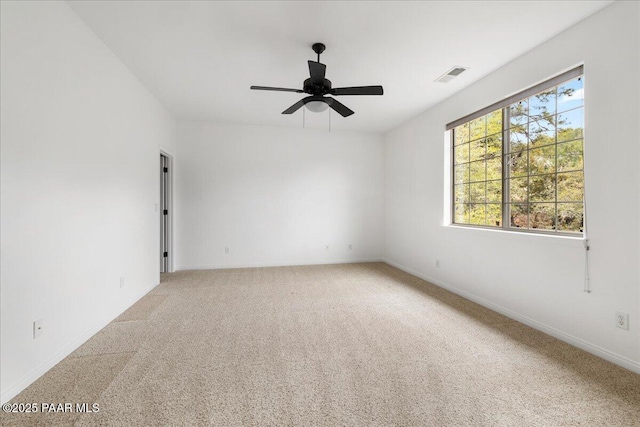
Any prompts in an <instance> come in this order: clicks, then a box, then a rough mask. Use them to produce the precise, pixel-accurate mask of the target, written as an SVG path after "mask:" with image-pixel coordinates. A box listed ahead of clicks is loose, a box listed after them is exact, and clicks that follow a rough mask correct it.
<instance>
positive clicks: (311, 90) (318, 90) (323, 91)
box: [302, 79, 331, 95]
mask: <svg viewBox="0 0 640 427" xmlns="http://www.w3.org/2000/svg"><path fill="white" fill-rule="evenodd" d="M311 80H312V79H306V80H305V81H304V84H303V86H302V90H304V91H305V93H308V94H310V95H327V94H328V93H329V92H330V91H331V80H329V79H323V82H322V85H319V84H315V83H312V81H311Z"/></svg>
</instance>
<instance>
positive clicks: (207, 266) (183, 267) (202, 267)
mask: <svg viewBox="0 0 640 427" xmlns="http://www.w3.org/2000/svg"><path fill="white" fill-rule="evenodd" d="M361 262H384V260H383V259H382V258H380V257H378V258H357V259H323V260H312V261H298V262H294V263H284V262H280V263H270V262H264V263H261V262H256V263H248V264H203V265H181V266H178V267H176V269H175V271H180V270H224V269H232V268H259V267H294V266H301V265H325V264H326V265H329V264H357V263H361Z"/></svg>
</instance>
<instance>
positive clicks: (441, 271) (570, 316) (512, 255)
mask: <svg viewBox="0 0 640 427" xmlns="http://www.w3.org/2000/svg"><path fill="white" fill-rule="evenodd" d="M639 21H640V11H639V4H638V2H616V3H614V4H613V5H611V6H609V7H607V8H605V9H603V10H602V11H600V12H598V13H597V14H595V15H593V16H592V17H590V18H588V19H587V20H585V21H583V22H581V23H579V24H577V25H576V26H574V27H572V28H570V29H569V30H567V31H565V32H563V33H561V34H560V35H558V36H556V37H554V38H552V39H550V40H549V41H547V42H546V43H544V44H542V45H540V46H539V47H537V48H535V49H533V50H531V51H530V52H528V53H527V54H525V55H523V56H521V57H519V58H517V59H516V60H514V61H513V62H511V63H509V64H507V65H506V66H504V67H502V68H501V69H499V70H497V71H496V72H494V73H492V74H491V75H489V76H488V77H486V78H484V79H482V80H480V81H478V82H477V83H475V84H474V85H472V86H470V87H468V88H467V89H464V90H463V91H461V92H459V93H458V94H456V95H455V96H453V97H451V98H449V99H448V100H446V101H445V102H443V103H441V104H439V105H437V106H435V107H433V108H431V109H430V110H428V111H427V112H425V113H424V114H422V115H420V116H419V117H417V118H415V119H413V120H411V121H409V122H408V123H406V124H404V125H402V126H400V127H399V128H397V129H395V130H393V131H392V132H389V133H388V134H387V135H385V169H386V180H385V187H386V192H385V206H386V222H385V223H386V227H385V233H386V258H387V259H388V260H389V262H391V263H394V264H396V265H399V266H401V267H402V268H404V269H406V270H408V271H411V272H414V273H415V274H417V275H420V276H422V277H425V278H428V279H430V280H432V281H433V282H436V283H438V284H440V285H442V286H445V287H449V288H451V289H455V290H456V291H457V292H459V293H461V294H463V295H466V296H468V297H470V298H473V299H476V300H477V301H480V302H482V303H484V304H486V305H488V306H490V307H493V308H495V309H498V310H500V311H502V312H504V313H508V314H509V315H511V316H513V317H516V318H518V319H520V320H523V321H525V322H527V323H529V324H531V325H534V326H536V327H538V328H541V329H543V330H545V331H546V332H548V333H551V334H554V335H556V336H558V337H561V338H562V339H565V340H568V341H571V342H572V343H573V344H576V345H578V346H581V347H583V348H585V349H588V350H589V351H592V352H594V353H597V354H599V355H601V356H603V357H605V358H608V359H610V360H613V361H615V362H616V363H619V364H621V365H623V366H626V367H628V368H630V369H634V370H636V371H638V372H640V327H639V326H640V308H639V306H640V298H639V296H640V277H639V274H638V273H639V271H638V267H637V264H638V259H639V257H640V249H639V247H640V246H639V242H640V239H639V235H640V234H639V232H640V228H639V225H638V218H639V217H640V199H639V198H638V194H639V190H640V186H639V184H640V173H639V171H640V168H638V160H640V155H639V154H640V150H639V147H640V144H639V135H640V129H639V125H638V117H640V101H639V98H640V96H639V94H640V82H639V78H640V77H639V76H640V34H639V31H640V30H639V28H640V25H639V24H640V22H639ZM582 62H584V65H585V93H586V98H585V105H586V113H585V114H586V117H585V135H586V141H585V145H586V148H585V150H586V154H585V157H586V158H585V174H586V192H587V198H588V200H587V202H588V206H587V213H588V219H587V221H588V223H587V227H588V234H589V240H590V243H591V249H592V250H591V251H590V274H591V287H592V289H593V292H592V293H590V294H587V293H584V292H583V277H584V275H583V273H584V250H583V247H582V242H581V241H579V240H571V239H562V238H557V237H555V238H554V237H540V236H532V235H522V234H514V233H508V232H492V231H484V230H473V229H463V228H455V227H446V226H443V225H442V218H443V211H444V206H443V205H444V203H443V191H444V190H443V187H444V178H443V177H444V174H445V166H444V160H443V159H444V154H445V153H444V149H445V148H444V147H445V145H444V143H443V139H444V138H443V132H444V126H445V124H446V123H449V122H451V121H453V120H455V119H458V118H460V117H463V116H465V115H466V114H469V113H472V112H473V111H475V110H478V109H480V108H481V107H484V106H486V105H489V104H491V103H493V102H495V101H497V100H499V99H501V98H502V97H505V96H507V95H509V94H511V93H514V92H516V91H518V90H521V89H524V88H526V87H528V86H531V85H533V84H534V83H537V82H539V81H541V80H544V79H546V78H548V77H551V76H553V75H555V74H557V73H559V72H561V71H564V70H566V69H569V68H571V67H573V66H575V65H577V64H579V63H582ZM469 65H471V67H473V64H469ZM436 259H439V260H440V267H439V268H436V266H435V260H436ZM615 311H622V312H627V313H629V316H630V325H631V326H630V330H629V331H625V330H622V329H618V328H616V327H615V326H614V312H615Z"/></svg>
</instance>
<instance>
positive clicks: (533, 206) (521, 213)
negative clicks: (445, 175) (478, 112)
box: [452, 77, 584, 233]
mask: <svg viewBox="0 0 640 427" xmlns="http://www.w3.org/2000/svg"><path fill="white" fill-rule="evenodd" d="M583 83H584V79H583V77H578V78H575V79H572V80H570V81H567V82H565V83H562V84H560V85H558V86H554V87H551V88H548V89H546V90H544V91H542V92H539V93H537V94H535V95H533V96H531V97H529V98H526V99H523V100H521V101H519V102H516V103H514V104H511V105H509V106H506V107H505V108H501V109H498V110H495V111H493V112H490V113H488V114H486V115H484V116H481V117H477V118H475V119H473V120H471V121H469V122H466V123H464V124H461V125H459V126H457V127H455V128H454V129H453V192H452V194H453V223H455V224H467V225H476V226H485V227H498V228H511V229H513V228H516V229H527V230H543V231H546V232H556V233H557V232H561V233H581V232H582V231H583V227H584V213H583V212H584V174H583V168H584V163H583V129H584V112H583V110H584V103H583V99H584V97H583ZM503 210H505V211H504V212H503ZM505 222H506V224H505Z"/></svg>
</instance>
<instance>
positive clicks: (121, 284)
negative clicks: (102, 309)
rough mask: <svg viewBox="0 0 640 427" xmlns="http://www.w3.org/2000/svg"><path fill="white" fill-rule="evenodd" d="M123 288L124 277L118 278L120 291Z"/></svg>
mask: <svg viewBox="0 0 640 427" xmlns="http://www.w3.org/2000/svg"><path fill="white" fill-rule="evenodd" d="M122 288H124V277H121V278H120V289H122Z"/></svg>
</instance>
